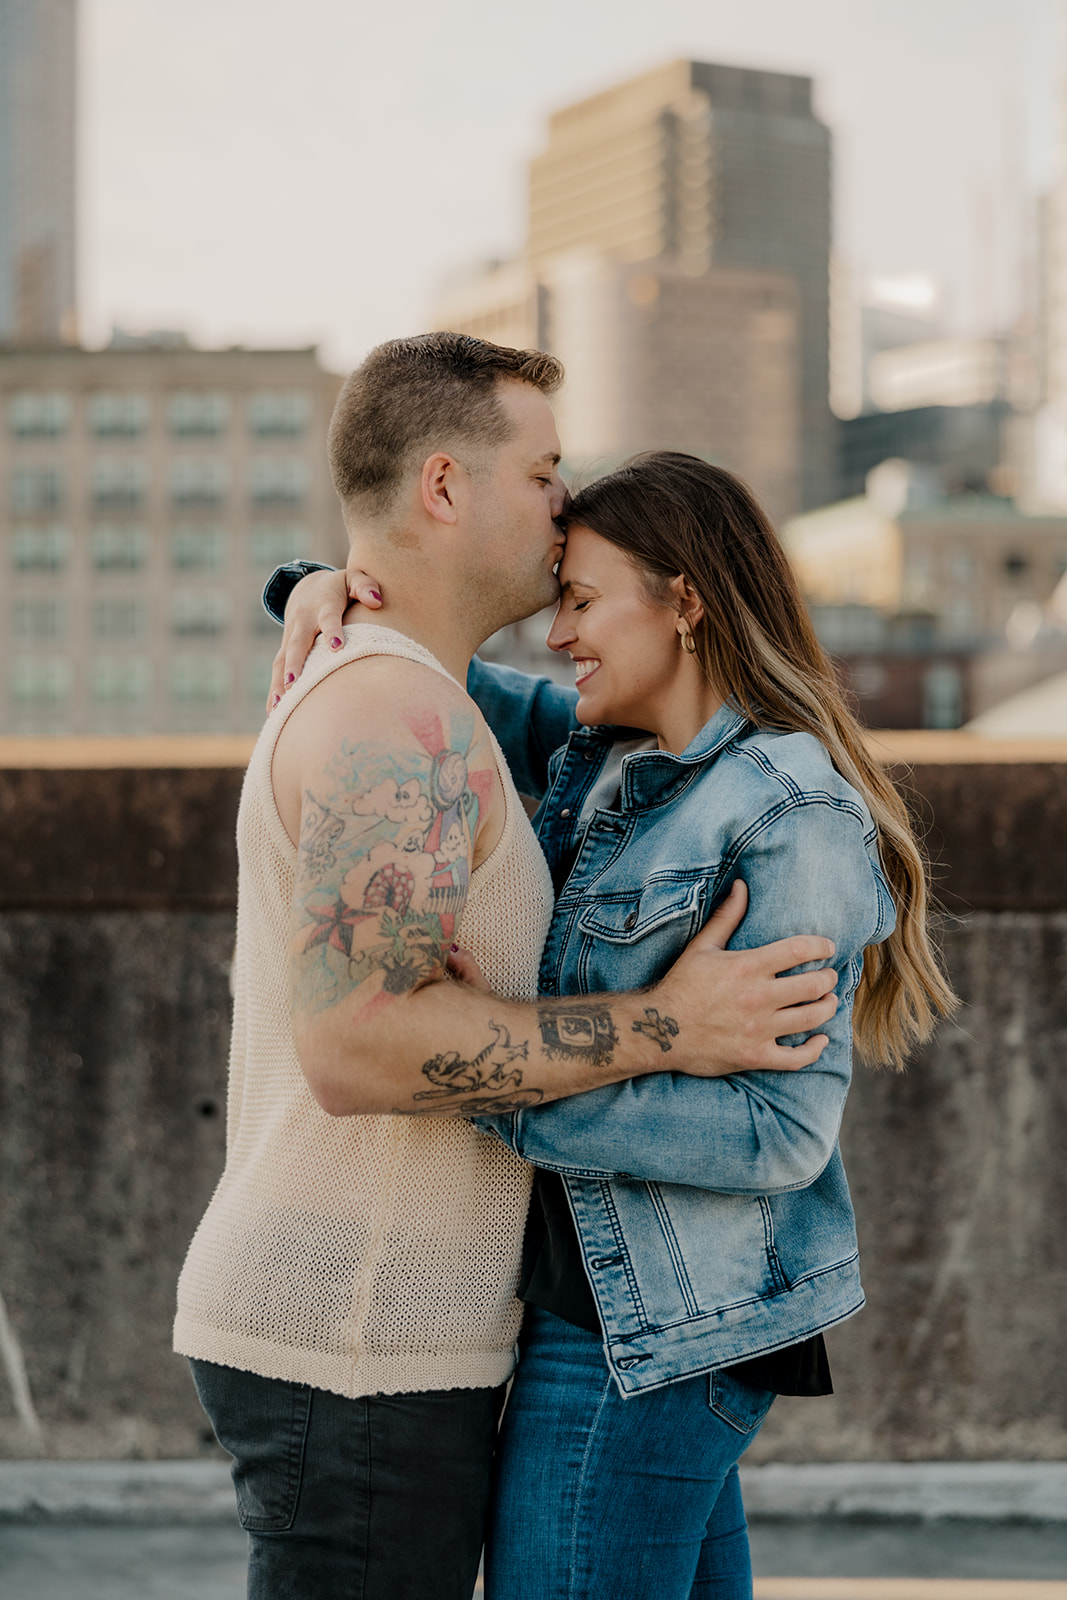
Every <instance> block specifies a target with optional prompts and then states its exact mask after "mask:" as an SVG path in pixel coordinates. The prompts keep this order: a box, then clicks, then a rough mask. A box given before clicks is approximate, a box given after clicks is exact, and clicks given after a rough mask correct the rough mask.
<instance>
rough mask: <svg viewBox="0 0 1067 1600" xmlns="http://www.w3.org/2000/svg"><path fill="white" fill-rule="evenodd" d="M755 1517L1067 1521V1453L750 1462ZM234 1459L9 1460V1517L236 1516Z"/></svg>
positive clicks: (5, 1501)
mask: <svg viewBox="0 0 1067 1600" xmlns="http://www.w3.org/2000/svg"><path fill="white" fill-rule="evenodd" d="M741 1478H742V1482H743V1486H744V1496H745V1510H746V1513H747V1515H748V1519H749V1521H750V1522H762V1521H775V1522H808V1521H813V1520H816V1519H818V1520H823V1519H827V1520H834V1521H855V1522H870V1521H882V1522H934V1521H940V1520H943V1519H949V1518H950V1519H952V1520H954V1521H969V1522H1012V1523H1034V1524H1036V1523H1063V1522H1067V1462H1025V1461H1004V1462H983V1461H978V1462H976V1461H936V1462H929V1461H923V1462H901V1461H869V1462H862V1463H857V1462H826V1463H820V1464H818V1465H815V1466H781V1465H777V1464H775V1465H771V1466H765V1467H742V1469H741ZM234 1515H235V1514H234V1502H233V1487H232V1484H231V1482H230V1469H229V1463H228V1462H226V1461H223V1460H211V1461H66V1462H56V1461H19V1462H11V1461H6V1462H0V1524H3V1523H5V1522H8V1523H10V1522H78V1523H140V1524H152V1523H155V1524H167V1525H171V1526H173V1525H175V1524H205V1523H209V1524H210V1523H232V1522H233V1521H234Z"/></svg>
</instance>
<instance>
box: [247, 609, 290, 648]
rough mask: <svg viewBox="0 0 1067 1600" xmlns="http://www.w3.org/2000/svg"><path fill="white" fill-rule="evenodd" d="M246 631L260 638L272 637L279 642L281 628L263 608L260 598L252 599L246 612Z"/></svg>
mask: <svg viewBox="0 0 1067 1600" xmlns="http://www.w3.org/2000/svg"><path fill="white" fill-rule="evenodd" d="M248 631H249V633H251V634H252V635H253V636H254V637H257V638H260V639H274V641H275V642H276V643H278V644H280V643H281V637H282V636H281V630H280V629H279V627H278V624H277V623H276V622H275V620H274V618H273V617H272V616H271V615H270V614H269V612H267V611H265V610H264V607H263V602H262V600H254V601H253V602H252V605H251V607H250V609H249V612H248Z"/></svg>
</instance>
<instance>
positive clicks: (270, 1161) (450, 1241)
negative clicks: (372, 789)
mask: <svg viewBox="0 0 1067 1600" xmlns="http://www.w3.org/2000/svg"><path fill="white" fill-rule="evenodd" d="M382 655H391V656H400V657H403V658H404V659H406V660H410V661H417V662H421V663H422V664H423V665H425V666H426V667H428V668H430V669H432V670H433V671H435V672H439V673H441V674H442V675H443V676H445V677H449V674H448V673H446V672H445V669H444V668H443V667H442V666H441V665H440V663H439V662H437V661H436V660H435V659H434V657H433V656H431V655H430V654H429V652H428V651H426V650H424V649H423V648H422V646H421V645H418V644H416V643H415V642H414V641H413V640H411V639H407V638H405V637H404V636H403V635H402V634H399V633H396V632H394V631H393V630H392V629H388V628H381V627H377V626H374V625H357V626H355V627H349V628H346V629H345V643H344V646H343V648H342V649H341V650H338V651H336V652H334V651H330V650H329V649H327V647H326V646H325V644H323V643H321V642H320V643H319V644H318V645H317V646H316V648H315V650H313V652H312V654H311V657H310V658H309V661H308V665H307V667H306V669H305V671H304V673H303V674H302V676H301V677H300V678H299V680H298V681H297V683H296V684H295V685H294V686H293V687H292V688H291V689H290V690H289V691H288V693H287V694H286V695H285V697H284V699H283V701H282V703H281V705H280V706H279V707H278V709H277V710H276V711H274V713H273V714H272V715H271V716H270V717H269V718H268V721H267V724H266V727H265V728H264V730H263V732H262V733H261V735H260V737H259V740H258V741H257V743H256V746H255V749H254V751H253V753H252V759H251V762H250V764H249V767H248V772H247V773H246V775H245V782H244V789H243V792H242V796H241V805H240V810H239V813H238V820H237V846H238V864H239V874H238V904H237V951H236V956H235V961H234V1019H233V1036H232V1042H231V1050H230V1087H229V1105H228V1112H227V1154H226V1167H225V1171H224V1172H223V1175H222V1178H221V1180H220V1182H219V1185H218V1188H217V1189H216V1191H215V1194H214V1196H213V1198H212V1200H211V1203H210V1204H209V1206H208V1209H207V1212H206V1213H205V1215H204V1218H203V1220H202V1222H201V1224H200V1227H199V1228H198V1230H197V1232H196V1235H195V1237H194V1239H193V1242H192V1244H191V1246H190V1248H189V1254H188V1257H187V1259H186V1262H185V1266H184V1268H183V1270H182V1274H181V1279H180V1281H179V1285H178V1315H177V1320H176V1322H175V1336H174V1343H175V1349H176V1350H178V1351H179V1353H181V1354H183V1355H187V1356H195V1357H198V1358H200V1359H201V1360H204V1361H214V1362H218V1363H220V1364H222V1365H223V1366H231V1367H238V1368H241V1369H242V1370H244V1371H248V1372H256V1373H259V1374H261V1375H262V1376H264V1377H268V1378H281V1379H286V1380H289V1381H291V1382H295V1383H306V1384H310V1385H312V1386H313V1387H315V1388H318V1389H327V1390H331V1391H333V1392H334V1393H337V1394H342V1395H348V1396H352V1397H355V1396H359V1395H367V1394H399V1393H414V1392H420V1391H426V1390H431V1389H468V1388H480V1387H488V1386H494V1385H496V1384H500V1383H503V1382H504V1381H505V1380H506V1379H507V1378H508V1376H509V1374H510V1372H511V1369H512V1366H513V1363H514V1345H515V1339H516V1335H517V1333H518V1328H519V1322H520V1318H521V1313H522V1308H521V1305H520V1302H519V1301H518V1300H517V1299H516V1297H515V1286H516V1283H517V1281H518V1272H519V1264H520V1256H521V1247H522V1235H523V1226H524V1222H525V1217H526V1209H527V1205H528V1202H529V1195H530V1181H531V1169H530V1168H529V1167H527V1166H526V1164H525V1163H524V1162H523V1161H521V1160H520V1159H519V1157H518V1156H516V1155H514V1154H513V1153H512V1152H511V1151H510V1150H508V1149H507V1148H506V1147H505V1146H504V1145H503V1144H502V1143H501V1142H500V1141H499V1140H497V1139H494V1138H491V1137H489V1136H487V1135H486V1134H484V1133H481V1132H479V1131H478V1129H476V1128H474V1127H472V1126H471V1124H470V1123H469V1122H467V1121H464V1120H462V1119H460V1118H454V1117H448V1118H446V1117H418V1116H414V1117H400V1116H353V1117H330V1116H327V1114H326V1113H325V1112H324V1111H323V1110H321V1108H320V1107H319V1106H318V1105H317V1104H316V1102H315V1100H314V1098H313V1097H312V1094H311V1091H310V1089H309V1088H308V1085H307V1081H306V1079H305V1078H304V1075H303V1073H302V1071H301V1069H300V1064H299V1061H298V1059H297V1054H296V1050H295V1047H294V1044H293V1033H292V1023H291V1016H290V1007H289V994H288V961H289V914H290V904H291V900H292V894H293V884H294V869H295V865H296V850H295V848H294V846H293V844H292V843H291V841H290V839H289V837H288V835H287V834H286V832H285V829H284V828H283V826H282V823H281V819H280V818H279V816H278V812H277V809H276V807H275V802H274V793H273V789H272V787H271V760H272V757H273V754H274V748H275V745H276V743H277V739H278V735H279V734H280V732H281V730H282V728H283V727H284V725H285V723H286V721H287V719H288V718H289V717H290V716H291V715H292V713H293V711H294V710H295V709H296V707H297V706H298V705H299V704H300V703H301V701H302V700H303V699H304V698H305V697H306V696H307V695H308V694H309V693H310V692H311V690H312V689H314V688H315V686H316V685H317V684H318V683H321V682H322V680H323V679H324V678H325V677H326V676H327V675H328V674H329V673H331V672H336V671H338V670H339V669H340V668H342V667H345V666H347V665H348V664H349V663H351V662H355V661H359V660H362V659H364V658H366V657H368V656H382ZM360 677H361V675H360V673H359V672H358V671H357V672H354V673H350V674H349V679H350V681H351V685H352V697H353V715H354V719H355V718H358V706H359V693H360ZM452 681H454V680H452ZM493 749H494V751H495V753H496V760H497V767H498V771H499V775H500V781H501V783H502V785H503V789H504V795H505V798H506V802H507V805H506V820H505V823H504V829H503V834H502V836H501V838H500V841H499V843H498V844H497V846H496V848H495V849H494V850H493V852H492V854H491V855H490V856H489V857H488V859H487V860H486V861H484V862H483V863H482V864H481V865H480V866H479V867H478V868H477V869H476V870H475V871H474V872H473V873H472V874H471V878H470V885H469V892H468V897H467V901H466V906H465V909H464V912H463V917H462V922H461V925H460V929H459V934H458V938H459V940H460V942H462V943H463V944H464V945H465V946H466V947H467V948H468V949H469V950H470V951H471V952H472V953H473V955H474V956H475V957H476V958H477V960H478V961H479V963H480V964H481V967H482V970H483V971H484V973H485V975H486V978H487V979H488V981H489V983H490V984H491V986H492V988H493V989H494V991H495V992H496V993H497V994H499V995H502V996H505V997H507V998H509V999H517V1000H532V999H534V998H536V994H537V971H538V965H539V962H540V957H541V947H542V945H543V943H544V940H545V935H546V933H547V931H548V923H549V919H550V916H551V913H552V884H551V880H550V878H549V874H548V868H547V866H546V865H545V860H544V857H543V856H542V854H541V850H540V848H539V846H538V844H537V841H536V839H535V837H534V834H533V830H532V828H531V827H530V824H529V822H528V820H527V818H526V814H525V812H524V810H523V808H522V804H521V802H520V800H519V797H518V795H517V793H516V791H515V785H514V783H513V782H512V779H511V775H510V773H509V772H508V769H507V764H506V762H505V760H504V757H503V755H502V753H501V751H500V748H499V746H498V745H497V743H496V740H495V739H494V740H493ZM446 1042H447V1041H442V1043H443V1044H444V1043H446Z"/></svg>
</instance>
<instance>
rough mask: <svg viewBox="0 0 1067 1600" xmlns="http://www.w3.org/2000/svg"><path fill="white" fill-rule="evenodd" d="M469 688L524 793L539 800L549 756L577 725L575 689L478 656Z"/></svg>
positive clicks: (546, 785) (542, 790)
mask: <svg viewBox="0 0 1067 1600" xmlns="http://www.w3.org/2000/svg"><path fill="white" fill-rule="evenodd" d="M467 693H468V694H469V695H470V697H471V699H472V700H473V701H474V702H475V704H476V705H477V707H478V709H479V710H480V711H481V713H482V716H483V717H484V718H485V720H486V722H488V724H489V726H490V727H491V728H492V730H493V732H494V733H495V734H496V736H497V738H498V739H499V741H500V748H501V749H502V750H503V752H504V759H505V760H506V761H507V764H508V766H509V768H510V769H511V776H512V777H513V778H514V780H515V787H516V788H517V789H518V791H519V793H520V794H528V795H531V796H532V797H533V798H534V799H535V800H540V799H541V797H542V795H543V794H544V792H545V790H546V789H547V788H548V758H549V756H550V755H551V754H552V752H553V751H554V750H556V749H557V748H558V747H559V746H560V745H561V744H563V743H565V741H566V739H567V736H568V735H569V734H570V733H571V732H572V731H573V730H574V729H575V728H576V727H577V726H578V721H577V718H576V717H575V715H574V708H575V706H576V705H577V704H578V695H577V692H576V690H574V689H565V688H563V686H562V685H561V684H558V683H553V682H552V680H551V679H550V678H534V677H532V676H531V675H530V674H529V673H528V672H517V671H516V670H515V668H514V667H502V666H499V665H497V664H496V663H495V662H490V661H482V660H481V658H480V657H479V656H475V657H474V659H473V661H472V662H471V664H470V670H469V671H468V673H467Z"/></svg>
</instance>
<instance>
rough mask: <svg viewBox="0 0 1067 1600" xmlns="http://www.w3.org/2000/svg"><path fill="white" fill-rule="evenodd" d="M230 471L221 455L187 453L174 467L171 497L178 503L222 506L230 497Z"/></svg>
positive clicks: (181, 504) (175, 503) (180, 504)
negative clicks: (195, 456)
mask: <svg viewBox="0 0 1067 1600" xmlns="http://www.w3.org/2000/svg"><path fill="white" fill-rule="evenodd" d="M228 484H229V472H228V470H227V466H226V463H225V461H220V460H219V459H218V458H217V457H208V458H207V459H205V460H197V459H195V458H193V457H188V456H187V457H185V458H184V459H183V460H180V461H175V463H174V465H173V466H172V467H171V469H170V497H171V500H172V502H173V503H174V505H176V506H209V507H216V506H220V505H221V504H222V502H223V501H224V500H225V498H226V489H227V487H228Z"/></svg>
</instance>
